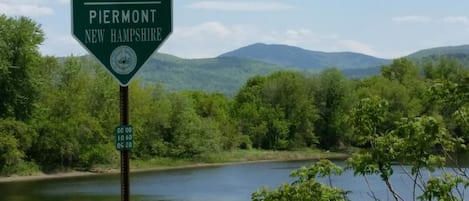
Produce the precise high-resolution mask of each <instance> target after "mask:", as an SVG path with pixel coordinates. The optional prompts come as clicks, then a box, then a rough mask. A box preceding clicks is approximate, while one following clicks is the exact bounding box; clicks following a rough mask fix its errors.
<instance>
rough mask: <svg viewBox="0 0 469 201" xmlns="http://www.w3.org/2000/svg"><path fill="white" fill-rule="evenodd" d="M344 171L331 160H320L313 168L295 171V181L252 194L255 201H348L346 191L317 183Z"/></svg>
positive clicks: (293, 173)
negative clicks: (318, 179) (317, 179)
mask: <svg viewBox="0 0 469 201" xmlns="http://www.w3.org/2000/svg"><path fill="white" fill-rule="evenodd" d="M342 172H343V169H342V168H341V167H339V166H337V165H335V164H334V163H332V162H330V161H329V160H320V161H319V162H317V163H315V164H313V165H312V166H310V167H308V168H306V167H303V168H301V169H299V170H295V171H293V172H292V173H291V174H290V177H294V178H296V180H295V181H293V182H292V183H290V184H288V183H285V184H283V185H281V186H280V187H279V188H278V189H275V190H273V191H269V189H268V188H266V187H264V188H262V189H261V190H258V191H256V192H254V193H253V194H252V200H253V201H292V200H295V201H310V200H317V201H347V200H349V199H348V198H347V193H348V192H346V191H344V190H342V189H339V188H336V187H333V186H332V183H331V180H330V178H329V183H330V186H327V185H325V184H322V183H320V182H317V181H316V178H317V177H325V176H330V175H340V174H342Z"/></svg>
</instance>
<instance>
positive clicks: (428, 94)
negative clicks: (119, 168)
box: [0, 16, 469, 175]
mask: <svg viewBox="0 0 469 201" xmlns="http://www.w3.org/2000/svg"><path fill="white" fill-rule="evenodd" d="M0 26H1V27H4V28H5V29H1V30H0V44H2V45H0V53H1V54H0V85H1V86H2V87H0V136H1V139H2V140H1V141H0V172H1V174H3V175H11V174H30V173H32V172H36V171H39V170H41V171H52V170H64V169H65V170H66V169H77V168H80V169H85V170H86V169H90V168H93V167H95V166H96V165H100V164H112V163H116V162H117V159H118V152H117V151H116V150H115V148H114V128H115V126H117V125H118V123H119V114H118V112H119V110H118V89H119V87H118V84H117V82H116V81H114V80H113V79H112V78H111V77H110V76H109V75H108V73H107V72H105V71H104V70H103V68H102V67H100V66H99V65H97V64H96V63H95V62H94V60H92V59H90V58H88V57H69V58H65V59H61V60H59V59H57V58H54V57H44V56H41V55H40V53H39V51H38V45H39V44H40V43H41V42H42V41H43V39H44V35H43V33H42V31H41V29H40V28H39V26H38V25H37V24H36V23H34V22H33V21H31V20H29V19H27V18H8V17H5V16H0ZM166 57H168V58H165V59H166V60H172V59H175V58H170V56H166ZM165 59H162V60H161V61H160V62H162V63H163V62H164V60H165ZM217 61H219V60H218V59H217V60H204V61H197V60H196V61H192V60H188V61H181V62H182V63H183V64H181V65H182V66H184V65H186V63H188V62H203V63H210V64H211V65H208V66H207V68H209V69H211V68H215V67H216V66H217ZM232 63H233V65H236V66H239V68H241V69H242V68H243V67H244V66H245V65H246V64H245V63H243V62H239V61H237V60H233V61H232ZM253 63H254V64H255V65H259V66H263V65H264V64H263V63H256V62H253ZM162 66H164V65H162ZM169 67H170V66H166V67H165V68H169ZM266 69H268V68H267V67H266ZM147 70H151V69H147ZM267 71H268V70H266V71H265V73H266V74H267V73H268V72H267ZM420 71H422V72H423V73H419V72H420ZM239 73H240V74H242V72H239ZM144 79H147V78H146V77H145V73H144V75H142V77H141V78H138V79H136V80H134V81H133V83H132V84H131V86H130V108H131V111H130V121H131V124H132V125H133V126H134V128H135V148H134V150H133V153H132V158H133V159H134V160H135V159H138V160H151V159H153V158H190V159H197V158H200V157H203V156H204V155H206V154H209V153H214V152H219V151H223V150H236V149H253V148H255V149H266V150H298V149H313V148H321V149H325V150H346V149H348V148H349V147H357V146H358V147H362V148H366V147H368V146H369V145H370V141H369V140H370V139H379V138H376V137H377V136H385V135H384V134H383V133H387V132H388V131H393V130H396V129H401V128H402V126H403V125H407V124H406V122H407V123H409V122H413V123H415V124H418V123H422V122H421V121H420V119H424V120H427V119H429V118H430V119H432V120H431V121H432V122H435V123H434V124H433V123H432V124H431V126H435V127H432V128H438V129H440V130H442V132H444V133H445V135H444V136H445V137H448V136H451V137H458V138H459V137H460V138H462V139H463V144H465V143H466V140H467V138H468V137H467V136H468V131H469V125H468V121H467V119H468V115H469V105H468V104H469V101H468V100H469V70H468V67H467V66H464V65H461V64H459V63H458V62H456V61H454V60H451V59H443V60H439V61H437V62H434V63H428V64H426V65H425V66H420V65H416V64H414V63H413V62H411V61H410V60H407V59H397V60H394V61H393V62H392V63H391V64H389V65H386V66H384V67H383V69H382V71H381V73H380V75H377V76H373V77H368V78H363V79H359V80H351V79H348V78H346V77H345V76H344V75H343V74H342V72H341V71H339V70H337V69H327V70H324V71H322V72H320V73H318V74H302V73H300V72H295V71H278V72H274V73H272V74H268V75H265V76H261V75H259V76H254V77H252V78H249V79H248V80H247V81H246V82H245V83H244V85H243V86H242V87H241V89H240V90H238V91H237V92H236V93H235V94H233V97H228V96H225V95H223V94H220V93H208V92H204V91H172V90H168V89H167V88H165V86H162V85H159V84H150V83H148V82H145V84H142V83H143V82H142V81H143V80H144ZM172 79H175V78H172ZM186 79H190V77H186ZM212 79H228V78H216V77H215V76H214V77H207V78H206V80H205V83H206V84H207V85H210V84H211V83H212V82H213V80H212ZM181 81H182V82H183V81H187V80H184V79H181ZM370 126H372V127H370ZM402 129H403V128H402ZM404 131H405V130H403V131H402V132H403V135H404V134H405V133H404ZM368 134H370V135H371V137H370V136H368ZM367 140H368V141H367Z"/></svg>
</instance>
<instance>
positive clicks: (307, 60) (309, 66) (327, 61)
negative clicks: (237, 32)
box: [218, 43, 391, 70]
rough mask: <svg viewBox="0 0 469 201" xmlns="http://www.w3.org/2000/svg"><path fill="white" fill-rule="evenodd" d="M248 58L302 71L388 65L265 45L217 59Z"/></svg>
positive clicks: (344, 55) (359, 56) (350, 55)
mask: <svg viewBox="0 0 469 201" xmlns="http://www.w3.org/2000/svg"><path fill="white" fill-rule="evenodd" d="M226 57H234V58H248V59H254V60H258V61H263V62H267V63H272V64H277V65H282V66H292V67H298V68H301V69H304V70H322V69H325V68H329V67H336V68H338V69H356V68H370V67H377V66H382V65H384V64H389V63H390V62H391V61H390V60H388V59H381V58H376V57H372V56H368V55H365V54H360V53H353V52H332V53H328V52H319V51H311V50H306V49H302V48H299V47H293V46H288V45H267V44H262V43H256V44H253V45H249V46H246V47H242V48H239V49H237V50H234V51H231V52H227V53H225V54H222V55H220V56H219V57H218V58H226Z"/></svg>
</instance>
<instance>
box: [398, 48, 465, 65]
mask: <svg viewBox="0 0 469 201" xmlns="http://www.w3.org/2000/svg"><path fill="white" fill-rule="evenodd" d="M441 57H446V58H449V59H455V60H457V61H459V62H460V63H462V64H463V65H465V66H466V67H469V45H461V46H447V47H436V48H430V49H424V50H420V51H417V52H415V53H413V54H410V55H409V56H407V58H409V59H411V60H413V61H414V62H416V63H417V64H421V63H424V62H428V61H433V62H435V61H438V60H439V59H440V58H441Z"/></svg>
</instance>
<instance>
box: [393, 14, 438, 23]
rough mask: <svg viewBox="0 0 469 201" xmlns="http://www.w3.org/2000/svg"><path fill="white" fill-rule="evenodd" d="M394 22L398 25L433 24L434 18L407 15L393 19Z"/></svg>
mask: <svg viewBox="0 0 469 201" xmlns="http://www.w3.org/2000/svg"><path fill="white" fill-rule="evenodd" d="M392 21H393V22H398V23H426V22H431V21H432V18H431V17H428V16H422V15H407V16H398V17H393V18H392Z"/></svg>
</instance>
